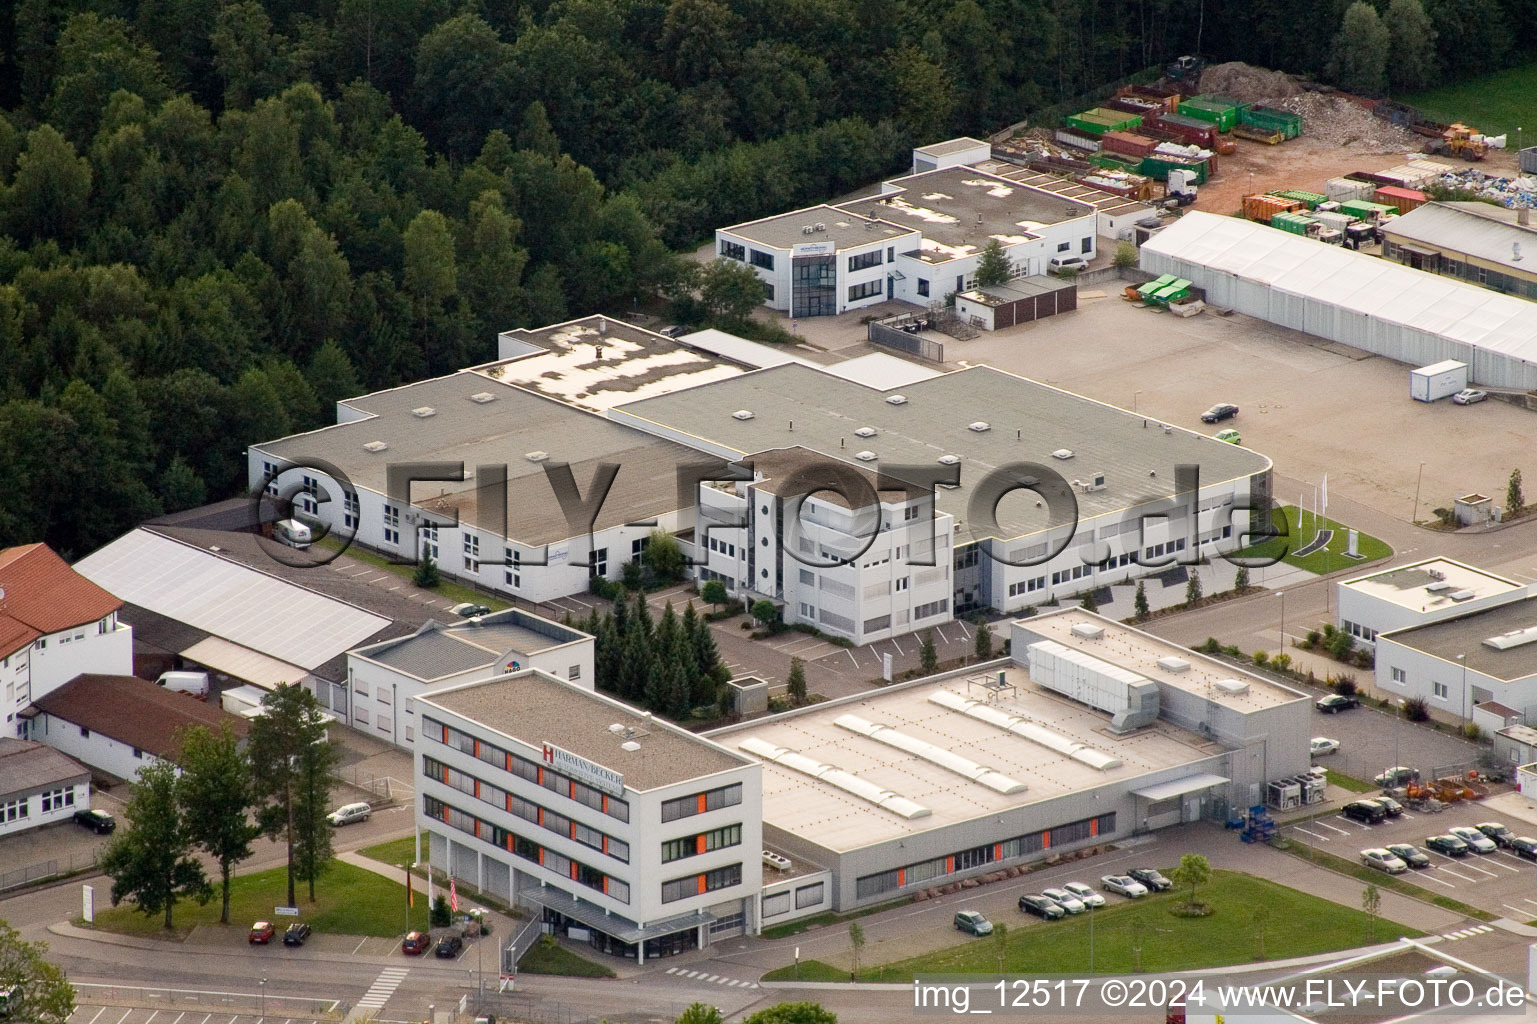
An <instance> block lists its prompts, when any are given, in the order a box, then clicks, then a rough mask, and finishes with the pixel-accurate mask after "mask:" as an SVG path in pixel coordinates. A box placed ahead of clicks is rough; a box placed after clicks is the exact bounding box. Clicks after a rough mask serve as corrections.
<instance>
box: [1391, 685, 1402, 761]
mask: <svg viewBox="0 0 1537 1024" xmlns="http://www.w3.org/2000/svg"><path fill="white" fill-rule="evenodd" d="M1403 710H1404V699H1403V698H1402V697H1399V698H1397V699H1396V700H1394V701H1393V767H1394V768H1397V767H1398V766H1399V765H1400V764H1402V763H1403V762H1402V761H1400V760H1399V759H1398V737H1399V736H1400V735H1401V734H1402V733H1403V731H1404V726H1403Z"/></svg>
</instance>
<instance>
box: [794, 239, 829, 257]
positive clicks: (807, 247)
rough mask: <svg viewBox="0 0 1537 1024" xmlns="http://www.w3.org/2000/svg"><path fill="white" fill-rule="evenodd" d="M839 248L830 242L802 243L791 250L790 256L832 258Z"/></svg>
mask: <svg viewBox="0 0 1537 1024" xmlns="http://www.w3.org/2000/svg"><path fill="white" fill-rule="evenodd" d="M837 251H838V247H837V246H836V245H834V244H833V243H832V242H831V241H828V242H802V243H800V244H799V245H797V246H795V247H794V248H793V249H791V250H790V256H791V257H792V258H793V257H796V256H831V255H832V254H833V253H835V252H837Z"/></svg>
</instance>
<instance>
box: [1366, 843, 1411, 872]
mask: <svg viewBox="0 0 1537 1024" xmlns="http://www.w3.org/2000/svg"><path fill="white" fill-rule="evenodd" d="M1361 863H1362V864H1365V865H1366V866H1367V867H1369V868H1376V869H1377V870H1378V871H1386V872H1387V873H1388V874H1390V875H1398V874H1402V873H1403V872H1405V871H1408V870H1409V865H1407V864H1405V863H1404V862H1403V858H1401V857H1399V856H1398V855H1397V854H1395V853H1393V852H1392V851H1391V850H1383V849H1380V848H1378V849H1371V850H1362V851H1361Z"/></svg>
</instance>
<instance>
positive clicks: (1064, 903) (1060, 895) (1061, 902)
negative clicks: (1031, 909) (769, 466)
mask: <svg viewBox="0 0 1537 1024" xmlns="http://www.w3.org/2000/svg"><path fill="white" fill-rule="evenodd" d="M1041 895H1042V896H1045V897H1046V898H1047V899H1049V900H1051V901H1052V902H1053V903H1055V904H1057V905H1058V906H1060V907H1061V908H1062V909H1063V910H1065V911H1067V912H1068V913H1069V914H1081V913H1083V912H1084V911H1085V910H1088V909H1089V908H1088V907H1087V906H1086V905H1085V904H1084V902H1083V900H1081V899H1079V898H1078V897H1077V896H1074V895H1073V894H1072V893H1070V892H1068V891H1067V890H1066V889H1042V890H1041Z"/></svg>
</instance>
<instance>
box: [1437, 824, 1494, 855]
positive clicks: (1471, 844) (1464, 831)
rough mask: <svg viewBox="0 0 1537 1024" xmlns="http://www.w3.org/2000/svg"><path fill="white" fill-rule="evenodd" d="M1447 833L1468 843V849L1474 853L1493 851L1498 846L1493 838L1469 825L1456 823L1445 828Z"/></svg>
mask: <svg viewBox="0 0 1537 1024" xmlns="http://www.w3.org/2000/svg"><path fill="white" fill-rule="evenodd" d="M1446 831H1447V833H1448V834H1450V835H1454V836H1456V837H1457V838H1458V839H1461V840H1462V841H1463V842H1464V843H1467V844H1468V849H1470V850H1472V851H1473V852H1474V853H1493V852H1494V851H1495V850H1498V849H1499V846H1498V845H1497V844H1496V843H1495V841H1494V840H1493V839H1490V838H1489V837H1488V836H1486V835H1484V834H1483V833H1482V832H1480V831H1479V830H1478V829H1476V828H1474V827H1473V826H1471V825H1456V826H1453V827H1452V828H1449V829H1447V830H1446Z"/></svg>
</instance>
